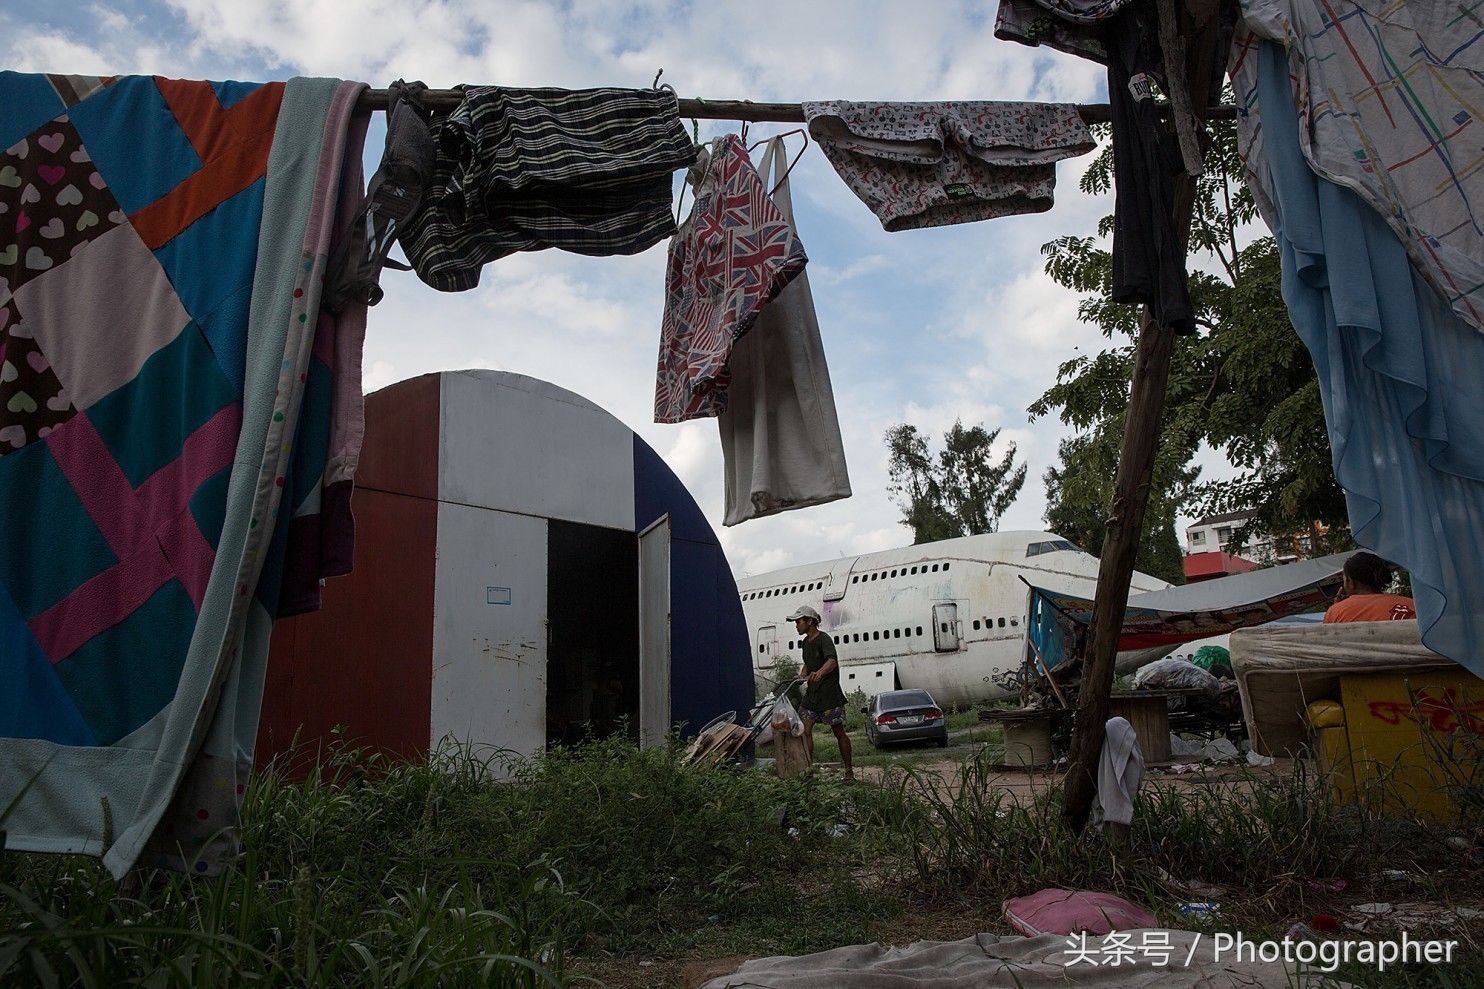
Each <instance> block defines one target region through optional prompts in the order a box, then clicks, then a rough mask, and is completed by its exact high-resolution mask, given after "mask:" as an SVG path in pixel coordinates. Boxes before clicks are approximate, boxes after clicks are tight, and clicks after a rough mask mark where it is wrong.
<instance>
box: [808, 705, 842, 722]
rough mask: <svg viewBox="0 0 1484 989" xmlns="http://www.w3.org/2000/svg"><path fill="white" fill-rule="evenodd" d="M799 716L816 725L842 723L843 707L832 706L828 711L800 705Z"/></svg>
mask: <svg viewBox="0 0 1484 989" xmlns="http://www.w3.org/2000/svg"><path fill="white" fill-rule="evenodd" d="M799 717H801V718H803V719H804V720H805V721H812V722H814V723H815V724H818V725H843V724H844V723H845V708H843V707H832V708H830V709H829V710H828V711H816V710H814V709H813V708H812V707H800V708H799Z"/></svg>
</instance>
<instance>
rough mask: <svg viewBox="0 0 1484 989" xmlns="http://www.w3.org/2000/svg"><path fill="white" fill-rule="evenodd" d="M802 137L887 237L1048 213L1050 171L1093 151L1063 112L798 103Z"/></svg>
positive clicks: (992, 106) (1028, 107)
mask: <svg viewBox="0 0 1484 989" xmlns="http://www.w3.org/2000/svg"><path fill="white" fill-rule="evenodd" d="M804 116H805V117H806V118H807V119H808V121H809V136H810V137H812V138H814V140H815V141H816V142H817V143H818V144H819V146H820V147H821V148H822V149H823V150H824V154H825V157H826V158H828V159H829V161H830V164H832V165H834V166H835V171H836V172H838V173H839V174H840V177H841V178H842V179H844V180H845V184H846V185H848V186H849V187H850V190H851V191H852V192H854V193H855V194H856V196H857V197H859V198H860V200H861V202H863V203H865V204H866V205H867V206H869V207H870V208H871V211H872V212H873V213H875V214H876V216H877V218H878V219H880V220H881V225H882V226H883V227H884V228H886V229H887V230H909V229H914V228H918V227H937V226H942V225H944V224H949V223H969V222H971V221H974V220H988V219H991V218H993V217H997V216H1008V215H1011V214H1015V213H1040V212H1043V211H1045V210H1048V209H1050V208H1051V200H1052V191H1053V189H1054V188H1055V185H1056V162H1057V161H1058V160H1059V159H1062V158H1068V157H1071V156H1073V155H1080V154H1086V153H1087V152H1089V151H1091V150H1093V148H1094V147H1095V146H1096V145H1095V144H1094V143H1093V140H1092V134H1091V132H1089V131H1088V129H1087V124H1085V123H1083V121H1082V118H1081V117H1080V116H1079V115H1078V113H1077V109H1076V107H1074V106H1072V105H1071V104H1066V103H1063V104H1034V103H962V102H960V103H848V102H845V101H842V100H831V101H828V102H824V103H805V104H804Z"/></svg>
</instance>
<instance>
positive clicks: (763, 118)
mask: <svg viewBox="0 0 1484 989" xmlns="http://www.w3.org/2000/svg"><path fill="white" fill-rule="evenodd" d="M463 98H464V94H463V92H462V91H460V90H457V89H429V90H426V91H424V92H423V94H422V101H423V105H424V106H426V107H427V108H428V109H430V110H432V111H434V112H438V113H446V112H448V111H449V110H452V109H454V108H455V107H457V106H458V105H459V103H460V102H461V101H462V100H463ZM389 99H390V92H389V91H388V90H385V89H368V90H366V92H364V93H362V94H361V98H360V100H359V101H358V103H357V104H356V105H357V106H358V107H360V109H362V110H385V109H387V106H388V100H389ZM1164 110H1165V112H1168V107H1165V108H1164ZM1077 112H1078V113H1079V114H1080V115H1081V116H1082V119H1083V120H1085V121H1086V122H1087V123H1089V124H1106V123H1107V122H1108V121H1109V120H1111V119H1112V110H1111V109H1110V108H1109V106H1108V104H1106V103H1084V104H1080V105H1079V106H1078V107H1077ZM1236 112H1237V108H1236V107H1234V106H1214V107H1210V108H1209V109H1208V111H1207V116H1208V119H1216V118H1231V117H1234V116H1236ZM680 115H681V116H682V117H689V118H694V119H697V120H738V121H742V120H745V121H748V122H749V123H780V124H801V123H803V122H804V107H803V105H802V104H800V103H754V102H753V101H752V100H703V99H696V98H684V99H681V100H680Z"/></svg>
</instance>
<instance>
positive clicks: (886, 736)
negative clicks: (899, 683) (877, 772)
mask: <svg viewBox="0 0 1484 989" xmlns="http://www.w3.org/2000/svg"><path fill="white" fill-rule="evenodd" d="M861 711H862V712H863V713H864V714H865V716H866V739H867V740H868V741H869V742H870V743H871V745H873V746H874V747H875V748H878V749H879V748H881V747H882V746H883V745H888V744H890V743H893V742H937V743H938V748H940V749H941V748H943V747H944V746H946V745H947V744H948V724H947V722H946V721H945V720H944V718H943V709H942V708H941V707H939V706H938V702H937V701H935V700H933V695H932V694H930V693H928V692H927V691H926V690H888V691H887V692H885V693H883V694H877V695H876V696H875V697H873V698H871V703H869V704H867V705H866V706H865V707H863V708H861Z"/></svg>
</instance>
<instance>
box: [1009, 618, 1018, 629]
mask: <svg viewBox="0 0 1484 989" xmlns="http://www.w3.org/2000/svg"><path fill="white" fill-rule="evenodd" d="M1010 627H1011V628H1019V627H1020V619H1019V618H1011V619H1010Z"/></svg>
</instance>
